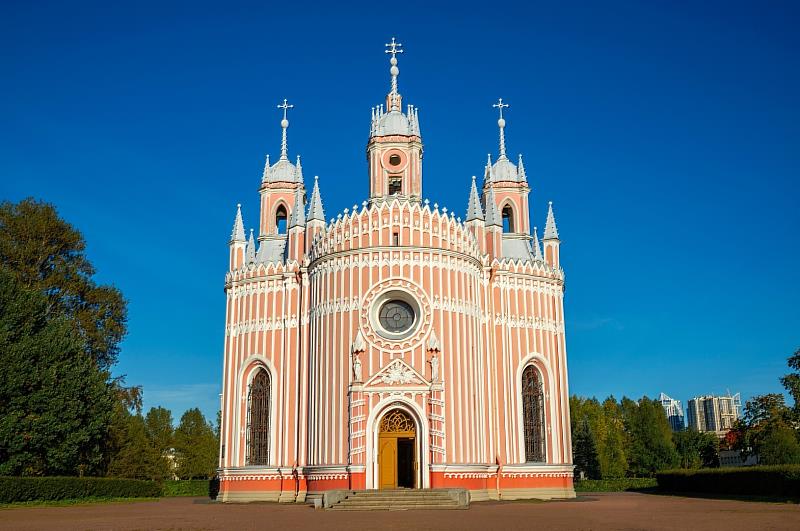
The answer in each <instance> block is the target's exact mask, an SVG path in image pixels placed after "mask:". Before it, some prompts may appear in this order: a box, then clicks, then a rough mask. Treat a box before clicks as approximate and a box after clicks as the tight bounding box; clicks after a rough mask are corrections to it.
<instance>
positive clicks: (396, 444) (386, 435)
mask: <svg viewBox="0 0 800 531" xmlns="http://www.w3.org/2000/svg"><path fill="white" fill-rule="evenodd" d="M416 443H417V427H416V424H415V423H414V419H412V418H411V416H410V415H409V414H408V413H406V412H405V411H403V410H401V409H392V410H389V412H387V413H386V414H385V415H384V416H383V418H382V419H381V423H380V429H379V432H378V488H380V489H396V488H407V489H413V488H415V487H416V486H417V484H416V483H417V482H416V478H417V466H418V465H417V444H416Z"/></svg>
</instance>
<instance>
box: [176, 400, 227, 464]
mask: <svg viewBox="0 0 800 531" xmlns="http://www.w3.org/2000/svg"><path fill="white" fill-rule="evenodd" d="M218 448H219V446H218V444H217V436H216V434H215V433H214V429H213V427H212V426H211V425H210V424H209V423H208V422H207V421H206V419H205V417H204V416H203V414H202V413H201V412H200V410H199V409H197V408H194V409H189V410H187V411H186V412H185V413H184V414H183V416H181V422H180V424H179V425H178V428H177V429H176V430H175V459H176V462H177V465H178V466H177V472H178V477H180V478H181V479H206V478H210V477H212V476H213V475H214V473H215V471H216V468H217V463H218V460H217V456H218Z"/></svg>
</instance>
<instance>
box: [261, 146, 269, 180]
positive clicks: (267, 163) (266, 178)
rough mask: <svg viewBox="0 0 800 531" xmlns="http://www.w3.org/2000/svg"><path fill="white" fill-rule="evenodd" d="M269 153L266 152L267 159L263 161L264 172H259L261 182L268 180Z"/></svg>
mask: <svg viewBox="0 0 800 531" xmlns="http://www.w3.org/2000/svg"><path fill="white" fill-rule="evenodd" d="M269 168H270V166H269V153H267V159H266V160H265V161H264V173H263V174H261V182H267V181H268V180H269Z"/></svg>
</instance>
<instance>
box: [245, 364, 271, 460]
mask: <svg viewBox="0 0 800 531" xmlns="http://www.w3.org/2000/svg"><path fill="white" fill-rule="evenodd" d="M271 391H272V385H271V382H270V379H269V374H268V373H267V371H265V370H264V369H259V371H258V374H256V376H255V378H253V382H252V383H251V384H250V391H249V393H248V396H247V464H248V465H268V464H269V426H270V418H269V414H270V395H271Z"/></svg>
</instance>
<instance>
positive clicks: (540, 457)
mask: <svg viewBox="0 0 800 531" xmlns="http://www.w3.org/2000/svg"><path fill="white" fill-rule="evenodd" d="M522 423H523V430H524V435H525V462H527V463H531V462H541V461H544V458H545V447H544V439H545V437H544V434H545V429H544V391H543V390H542V377H541V375H540V374H539V371H538V370H537V369H536V367H534V366H533V365H528V366H527V367H525V370H524V371H522Z"/></svg>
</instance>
